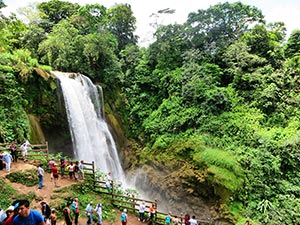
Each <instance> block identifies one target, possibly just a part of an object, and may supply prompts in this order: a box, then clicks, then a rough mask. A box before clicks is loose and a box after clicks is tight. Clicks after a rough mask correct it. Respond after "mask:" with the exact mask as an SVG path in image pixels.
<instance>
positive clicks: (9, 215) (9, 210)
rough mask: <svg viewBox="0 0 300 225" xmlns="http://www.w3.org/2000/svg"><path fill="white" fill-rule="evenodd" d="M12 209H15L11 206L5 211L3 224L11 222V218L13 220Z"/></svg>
mask: <svg viewBox="0 0 300 225" xmlns="http://www.w3.org/2000/svg"><path fill="white" fill-rule="evenodd" d="M14 209H15V207H13V206H12V205H11V206H9V207H8V208H7V209H6V211H5V212H6V218H5V219H4V220H3V221H2V223H3V224H9V223H7V221H10V220H11V221H12V218H13V215H14Z"/></svg>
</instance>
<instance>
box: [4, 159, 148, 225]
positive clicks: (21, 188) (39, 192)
mask: <svg viewBox="0 0 300 225" xmlns="http://www.w3.org/2000/svg"><path fill="white" fill-rule="evenodd" d="M32 168H36V167H35V166H34V165H32V164H30V163H24V162H23V161H22V160H19V161H18V162H17V163H12V168H11V172H13V171H17V170H28V169H32ZM7 174H8V173H7V172H6V171H5V169H4V170H0V177H2V178H5V176H6V175H7ZM7 182H10V181H9V180H7ZM74 182H75V181H74V180H70V179H60V180H59V185H60V187H59V188H63V187H67V186H70V185H72V184H73V183H74ZM81 182H82V181H81ZM44 185H45V187H43V188H42V189H37V186H34V187H27V186H25V185H22V184H19V183H13V184H12V186H13V187H14V188H15V189H17V190H18V192H19V193H24V194H26V193H28V192H30V191H34V192H35V194H36V196H37V197H38V198H39V199H43V201H45V202H48V203H49V204H50V203H51V201H55V200H52V199H51V198H50V196H51V195H52V194H54V192H53V190H55V187H54V183H53V182H52V181H51V179H50V173H45V178H44ZM31 208H34V209H38V210H39V209H40V205H39V203H33V205H32V206H31ZM115 213H116V215H117V216H116V218H117V221H115V222H110V221H105V220H104V221H103V225H121V221H120V219H119V218H120V214H121V212H120V211H118V210H116V211H115ZM86 220H87V219H86V218H79V225H85V224H86ZM64 224H65V222H64V221H58V222H57V225H64ZM94 224H96V223H94ZM127 224H128V225H143V224H145V223H141V222H140V221H138V218H137V217H136V216H135V215H131V214H128V223H127Z"/></svg>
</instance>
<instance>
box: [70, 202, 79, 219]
mask: <svg viewBox="0 0 300 225" xmlns="http://www.w3.org/2000/svg"><path fill="white" fill-rule="evenodd" d="M71 209H72V211H73V213H74V215H75V220H74V223H75V225H78V217H79V203H78V198H74V200H73V202H72V205H71Z"/></svg>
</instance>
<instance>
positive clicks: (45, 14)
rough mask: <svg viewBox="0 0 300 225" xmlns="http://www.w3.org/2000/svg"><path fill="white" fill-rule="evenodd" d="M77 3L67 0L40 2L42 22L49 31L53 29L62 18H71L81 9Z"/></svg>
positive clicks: (42, 25)
mask: <svg viewBox="0 0 300 225" xmlns="http://www.w3.org/2000/svg"><path fill="white" fill-rule="evenodd" d="M79 7H80V6H79V5H78V4H77V3H75V4H73V3H70V2H67V1H60V0H51V1H49V2H42V3H40V4H38V9H39V10H40V17H41V24H40V26H41V27H42V28H44V29H45V31H46V32H47V33H49V32H50V31H51V30H52V27H53V26H54V25H55V24H57V23H59V21H61V20H62V19H67V18H70V17H71V16H72V15H74V14H75V13H76V12H77V10H78V9H79Z"/></svg>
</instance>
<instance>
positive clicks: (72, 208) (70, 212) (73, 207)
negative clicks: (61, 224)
mask: <svg viewBox="0 0 300 225" xmlns="http://www.w3.org/2000/svg"><path fill="white" fill-rule="evenodd" d="M84 212H85V215H86V218H87V222H86V224H87V225H92V223H93V214H96V215H97V217H98V220H97V225H101V224H102V204H101V203H98V204H96V206H95V207H94V204H93V202H92V201H91V202H90V203H89V204H88V205H87V206H86V208H85V210H84ZM63 214H64V219H65V223H66V225H72V224H73V221H74V224H75V225H78V218H79V202H78V198H75V199H74V200H73V202H72V203H71V202H70V203H69V204H67V205H66V207H65V208H64V209H63ZM73 218H74V219H73Z"/></svg>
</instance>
